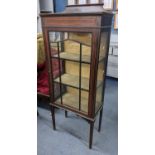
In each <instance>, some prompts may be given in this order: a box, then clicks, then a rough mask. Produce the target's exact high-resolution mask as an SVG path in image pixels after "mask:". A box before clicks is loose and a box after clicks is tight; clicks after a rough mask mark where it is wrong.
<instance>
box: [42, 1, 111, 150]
mask: <svg viewBox="0 0 155 155" xmlns="http://www.w3.org/2000/svg"><path fill="white" fill-rule="evenodd" d="M112 17H113V14H112V13H111V12H108V11H105V10H103V4H91V5H90V4H87V5H70V6H67V7H66V10H65V11H64V12H62V13H57V14H52V13H41V18H42V29H43V35H44V41H45V50H46V60H47V64H48V73H49V85H50V105H51V113H52V121H53V129H54V130H55V129H56V125H55V107H57V108H61V109H64V110H65V114H66V116H67V111H72V112H75V113H76V114H77V115H79V116H81V117H82V118H84V119H85V120H87V121H88V122H89V123H90V137H89V148H91V147H92V139H93V128H94V122H95V120H96V116H97V114H98V113H100V117H99V128H98V130H99V131H100V129H101V121H102V111H103V101H104V88H105V75H106V67H107V58H108V49H109V41H110V30H111V22H112ZM55 64H58V66H59V70H58V71H59V73H58V76H55V75H57V74H54V70H55V67H56V65H55ZM56 90H57V91H56ZM56 92H57V93H56ZM107 104H108V103H107Z"/></svg>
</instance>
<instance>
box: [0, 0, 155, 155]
mask: <svg viewBox="0 0 155 155" xmlns="http://www.w3.org/2000/svg"><path fill="white" fill-rule="evenodd" d="M154 6H155V2H154V1H152V0H147V1H141V0H137V1H135V0H130V1H129V0H119V18H118V20H119V23H118V26H119V37H118V39H119V45H118V47H119V100H118V103H119V152H118V154H119V155H154V154H155V147H154V140H155V123H154V122H155V120H154V119H155V73H154V72H155V69H154V68H155V39H154V36H155V29H154V28H155V22H154V21H155V20H154ZM0 8H1V9H0V19H1V23H0V122H1V127H0V143H1V149H0V154H3V155H10V154H16V155H21V154H22V155H35V154H37V108H36V107H37V91H36V88H37V70H36V64H37V61H36V59H37V46H36V45H37V44H36V34H37V18H36V17H37V1H21V0H14V1H3V2H1V7H0Z"/></svg>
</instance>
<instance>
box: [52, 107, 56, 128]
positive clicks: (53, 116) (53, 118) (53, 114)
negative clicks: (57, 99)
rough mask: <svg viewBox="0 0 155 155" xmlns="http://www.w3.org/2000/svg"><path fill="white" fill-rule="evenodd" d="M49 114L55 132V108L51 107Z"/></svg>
mask: <svg viewBox="0 0 155 155" xmlns="http://www.w3.org/2000/svg"><path fill="white" fill-rule="evenodd" d="M51 112H52V122H53V130H56V126H55V108H54V107H53V106H51Z"/></svg>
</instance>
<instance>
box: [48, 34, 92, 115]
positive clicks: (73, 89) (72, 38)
mask: <svg viewBox="0 0 155 155" xmlns="http://www.w3.org/2000/svg"><path fill="white" fill-rule="evenodd" d="M49 40H50V49H51V61H52V73H53V84H54V100H55V103H56V104H61V105H63V106H67V107H69V108H72V109H74V110H77V111H81V112H83V113H85V114H87V113H88V96H89V80H90V60H91V40H92V34H91V33H79V32H50V33H49Z"/></svg>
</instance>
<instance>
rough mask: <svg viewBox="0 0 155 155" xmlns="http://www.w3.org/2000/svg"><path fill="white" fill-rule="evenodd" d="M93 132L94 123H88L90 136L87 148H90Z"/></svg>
mask: <svg viewBox="0 0 155 155" xmlns="http://www.w3.org/2000/svg"><path fill="white" fill-rule="evenodd" d="M93 130H94V122H92V121H90V135H89V148H90V149H91V148H92V142H93Z"/></svg>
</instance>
